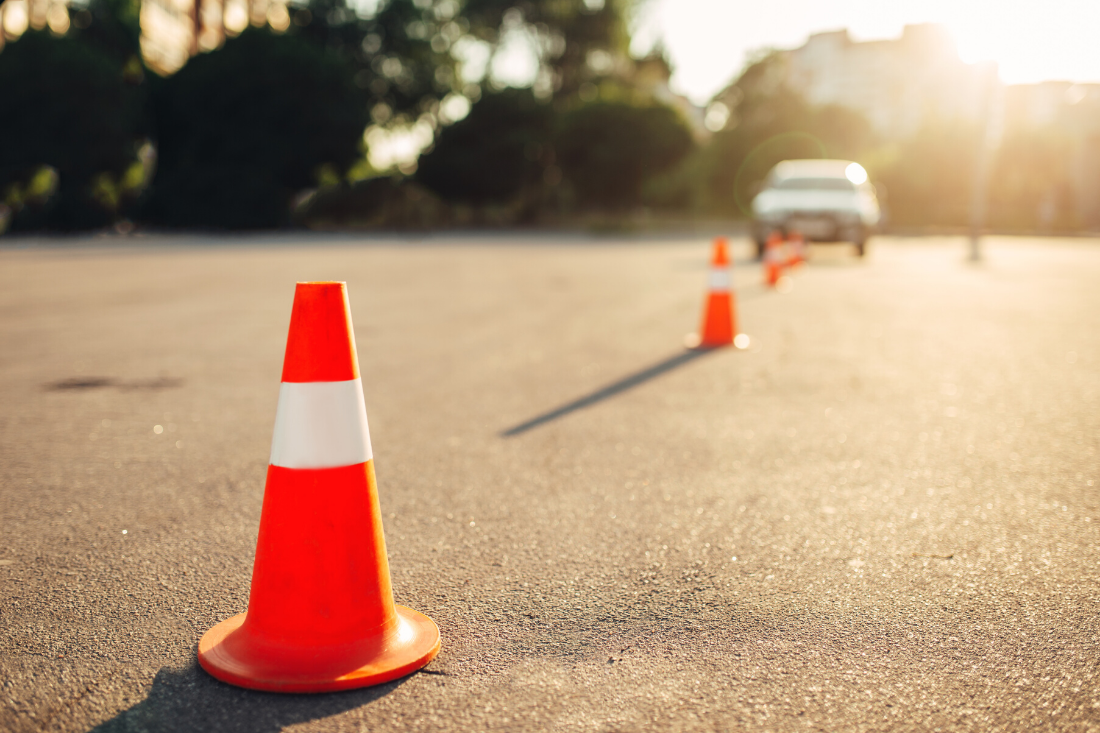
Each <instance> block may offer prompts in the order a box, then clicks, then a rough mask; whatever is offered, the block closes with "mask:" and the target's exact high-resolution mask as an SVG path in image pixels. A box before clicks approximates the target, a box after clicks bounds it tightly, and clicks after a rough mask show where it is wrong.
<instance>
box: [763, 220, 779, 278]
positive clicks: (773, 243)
mask: <svg viewBox="0 0 1100 733" xmlns="http://www.w3.org/2000/svg"><path fill="white" fill-rule="evenodd" d="M782 274H783V237H782V235H780V233H779V232H777V231H776V232H772V233H771V234H770V235H768V241H767V243H766V244H765V245H764V282H765V283H767V284H768V285H770V286H771V287H773V288H774V287H775V286H776V284H777V283H778V282H779V276H780V275H782Z"/></svg>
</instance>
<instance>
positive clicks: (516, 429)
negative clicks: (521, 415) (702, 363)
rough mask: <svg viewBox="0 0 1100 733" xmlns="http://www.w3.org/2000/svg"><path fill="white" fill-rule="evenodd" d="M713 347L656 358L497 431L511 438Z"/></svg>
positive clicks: (684, 361) (635, 385)
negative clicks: (599, 386) (654, 361)
mask: <svg viewBox="0 0 1100 733" xmlns="http://www.w3.org/2000/svg"><path fill="white" fill-rule="evenodd" d="M713 351H716V349H697V350H690V351H682V352H679V353H677V354H675V355H673V356H671V357H669V358H667V359H664V360H663V361H659V362H657V363H656V364H653V365H652V366H648V367H646V368H645V369H642V370H641V371H639V372H635V373H634V374H630V375H628V376H626V377H623V378H622V379H620V380H619V381H617V382H613V383H611V384H609V385H607V386H605V387H601V388H600V389H598V390H596V391H595V392H592V393H591V394H588V395H585V396H584V397H581V398H579V399H576V400H573V401H572V402H569V403H566V404H564V405H562V406H561V407H557V408H555V409H553V410H550V411H549V412H544V413H542V414H541V415H537V416H535V417H533V418H531V419H530V420H527V421H526V422H521V423H520V424H519V425H515V426H513V427H510V428H508V429H507V430H504V431H503V432H501V433H500V435H501V437H503V438H511V437H512V436H515V435H519V434H521V433H526V432H527V431H528V430H532V429H534V428H537V427H539V426H540V425H545V424H546V423H548V422H551V421H553V420H557V419H558V418H561V417H565V416H566V415H568V414H569V413H571V412H576V411H577V410H580V409H582V408H585V407H590V406H591V405H594V404H596V403H597V402H602V401H603V400H606V399H608V398H610V397H614V396H615V395H617V394H619V393H621V392H625V391H626V390H628V389H630V388H631V387H637V386H638V385H639V384H643V383H644V382H648V381H649V380H651V379H654V378H656V377H659V376H661V375H662V374H664V373H666V372H670V371H672V370H673V369H676V368H677V367H681V366H684V365H685V364H687V363H689V362H692V361H695V360H696V359H698V358H700V357H703V356H706V355H707V354H710V353H712V352H713Z"/></svg>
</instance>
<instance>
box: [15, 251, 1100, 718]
mask: <svg viewBox="0 0 1100 733" xmlns="http://www.w3.org/2000/svg"><path fill="white" fill-rule="evenodd" d="M12 241H13V244H11V245H8V247H7V248H6V249H3V250H0V403H2V411H0V729H2V730H5V731H14V732H19V731H38V730H44V731H49V730H64V731H86V730H94V731H105V732H106V731H199V730H212V731H214V730H216V731H242V732H256V733H267V732H273V731H279V730H292V731H436V730H439V731H511V730H532V731H543V730H545V731H608V732H610V731H643V730H653V731H739V730H771V731H797V730H821V731H864V730H866V731H876V730H891V731H936V730H939V731H966V730H973V731H988V730H1012V731H1043V730H1056V731H1088V732H1093V733H1095V732H1096V731H1100V618H1098V610H1100V606H1098V599H1100V470H1098V467H1100V456H1098V455H1097V447H1098V443H1100V379H1098V376H1100V368H1098V367H1100V285H1098V284H1100V241H1096V240H1085V239H1078V240H1054V239H1046V240H1044V239H996V238H994V239H989V240H987V241H986V243H985V255H986V259H985V261H984V263H983V264H980V265H970V264H967V263H966V262H965V261H964V255H965V251H966V245H965V242H964V241H963V240H961V239H890V238H885V237H883V238H879V239H877V240H876V241H874V242H873V243H872V246H871V249H870V253H869V255H868V257H867V259H866V260H865V261H860V260H858V259H856V258H855V257H853V256H852V254H851V253H850V252H849V251H848V250H847V249H845V248H843V247H840V248H836V247H833V248H828V247H815V248H814V250H813V259H812V261H811V262H810V264H809V265H807V266H806V267H803V268H802V269H801V270H800V271H798V272H795V273H794V274H793V277H792V281H791V287H790V289H789V291H788V292H775V291H770V290H766V289H765V288H763V287H762V286H761V285H760V284H759V281H760V268H759V266H757V265H755V264H752V263H748V262H747V261H746V257H747V255H748V252H749V246H748V242H747V241H744V240H737V241H735V251H736V253H737V255H738V262H737V266H736V268H735V279H736V281H737V283H738V284H739V290H738V295H737V305H738V309H739V316H740V323H741V326H742V330H744V331H745V332H747V333H749V334H750V335H751V337H752V341H751V344H752V345H751V348H749V349H748V350H745V351H736V350H733V349H727V350H719V351H714V352H710V353H705V354H695V353H693V352H685V351H684V349H683V343H684V336H685V334H687V333H688V332H690V331H693V330H694V329H695V328H696V327H697V325H698V320H699V315H700V312H701V308H702V304H703V299H704V288H705V286H706V281H707V260H708V256H709V243H708V242H707V241H705V240H704V239H700V238H695V239H688V238H681V239H677V238H672V237H670V238H664V239H661V238H653V239H637V240H632V241H627V240H616V239H607V238H604V239H592V238H587V237H581V236H574V237H567V236H550V235H547V236H542V237H534V236H518V235H517V236H514V237H513V236H507V235H493V236H491V237H478V236H472V235H471V236H451V237H443V236H436V237H427V238H423V239H414V238H408V239H399V238H389V239H386V238H371V239H363V238H355V237H322V236H302V237H293V236H280V237H266V238H265V237H253V238H246V239H240V240H214V239H202V238H187V237H178V238H171V237H152V236H150V237H144V238H134V237H130V238H118V239H111V238H105V239H89V240H76V241H70V240H64V241H44V242H37V241H34V240H12ZM314 279H339V280H346V281H347V282H348V288H349V292H350V297H351V306H352V312H353V317H354V321H355V329H356V338H357V340H358V345H359V359H360V364H361V368H362V374H363V382H364V389H365V392H366V403H367V412H368V415H369V418H370V426H371V436H372V442H373V445H374V454H375V463H376V468H377V473H378V479H379V491H380V496H381V504H382V511H383V517H384V521H385V533H386V539H387V543H388V547H389V557H390V565H391V569H392V573H393V585H394V589H395V594H396V600H397V601H398V602H399V603H402V604H404V605H408V606H411V607H412V608H415V609H418V610H420V611H422V612H424V613H426V614H428V615H430V616H431V617H432V618H433V619H435V621H436V622H437V623H438V624H439V627H440V629H441V631H442V635H443V649H442V652H441V653H440V655H439V657H438V658H437V659H436V660H435V661H433V662H432V663H431V664H430V665H429V666H428V667H427V668H426V669H425V670H424V671H423V672H421V673H417V674H414V675H412V676H411V677H408V678H406V679H404V680H402V681H399V682H395V683H391V684H387V685H383V686H380V687H377V688H372V689H365V690H358V691H351V692H344V693H336V694H326V695H314V696H295V695H279V694H269V693H258V692H251V691H246V690H240V689H236V688H233V687H230V686H228V685H225V684H223V683H221V682H218V681H216V680H214V679H213V678H211V677H209V676H208V675H207V674H206V673H204V672H203V671H202V670H201V669H200V668H199V667H198V666H197V664H196V661H195V648H196V644H197V642H198V640H199V638H200V636H201V635H202V634H203V633H204V632H205V631H206V630H207V629H209V628H210V627H211V626H213V625H214V624H215V623H217V622H218V621H221V620H222V619H225V618H227V617H229V616H231V615H233V614H236V613H239V612H241V611H243V610H245V608H246V603H247V597H248V587H249V578H250V573H251V568H252V557H253V551H254V543H255V539H256V530H257V525H258V521H259V514H260V505H261V500H262V496H263V481H264V475H265V469H266V464H267V458H268V453H269V449H270V440H271V432H272V425H273V421H274V415H275V404H276V399H277V396H278V391H279V378H280V371H281V363H282V355H283V347H284V344H285V339H286V332H287V325H288V321H289V315H290V306H291V301H292V298H293V293H294V282H295V281H296V280H314Z"/></svg>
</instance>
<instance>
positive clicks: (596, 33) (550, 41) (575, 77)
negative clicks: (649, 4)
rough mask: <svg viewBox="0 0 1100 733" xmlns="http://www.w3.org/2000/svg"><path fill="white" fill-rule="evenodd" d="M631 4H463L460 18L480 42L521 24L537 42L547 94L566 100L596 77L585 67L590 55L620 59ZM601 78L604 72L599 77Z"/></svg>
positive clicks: (529, 0) (573, 0)
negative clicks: (548, 83)
mask: <svg viewBox="0 0 1100 733" xmlns="http://www.w3.org/2000/svg"><path fill="white" fill-rule="evenodd" d="M633 5H634V2H632V1H631V0H602V1H601V2H593V1H592V0H542V1H541V2H540V1H537V0H466V2H465V4H464V6H463V16H464V17H465V18H467V19H468V20H469V23H470V26H471V28H472V30H473V32H474V33H475V34H476V35H478V36H479V37H480V38H482V39H484V40H486V41H489V42H490V43H496V42H497V41H499V40H500V39H499V35H498V32H499V30H500V28H501V27H502V26H507V25H508V24H509V21H512V22H515V21H518V22H522V23H524V24H526V25H527V27H528V28H529V29H532V30H533V31H534V34H535V36H536V37H537V39H538V48H537V50H538V51H539V53H540V56H541V58H540V61H541V62H542V63H543V65H544V67H545V69H546V70H547V71H548V72H549V74H550V76H551V79H550V81H551V84H552V88H553V90H554V91H555V92H556V93H558V94H560V95H562V96H566V97H568V96H569V95H572V94H573V93H575V92H576V91H577V89H578V88H579V87H580V85H581V84H583V83H584V82H585V81H587V80H589V79H590V78H592V77H593V76H599V75H600V74H601V71H600V70H599V69H598V68H595V69H594V68H592V67H591V65H590V64H589V62H590V61H591V60H592V56H591V54H592V53H593V52H604V53H607V54H610V56H611V57H621V58H625V57H626V55H627V50H628V47H629V45H630V36H629V33H628V30H627V20H628V15H629V12H630V10H631V8H632V7H633ZM603 73H606V72H603Z"/></svg>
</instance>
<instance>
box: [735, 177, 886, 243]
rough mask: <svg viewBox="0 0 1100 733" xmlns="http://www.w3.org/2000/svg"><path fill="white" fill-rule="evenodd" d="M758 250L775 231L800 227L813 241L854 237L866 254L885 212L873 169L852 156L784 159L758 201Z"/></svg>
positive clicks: (755, 222)
mask: <svg viewBox="0 0 1100 733" xmlns="http://www.w3.org/2000/svg"><path fill="white" fill-rule="evenodd" d="M752 215H753V216H752V219H753V221H752V234H753V239H754V240H755V241H756V253H757V256H758V257H761V256H763V253H764V244H765V242H766V241H767V239H768V235H769V234H771V233H772V232H773V231H780V232H782V233H784V234H789V233H790V232H794V231H797V232H798V233H800V234H801V235H802V236H803V237H805V238H806V239H807V240H808V241H815V242H852V243H853V244H855V246H856V252H857V253H858V254H859V256H860V257H862V256H863V254H864V251H865V248H866V243H867V237H868V236H870V233H871V232H872V231H874V228H875V226H876V225H878V223H879V220H880V219H881V218H882V213H881V211H880V209H879V204H878V198H877V197H876V196H875V188H874V186H873V185H871V183H870V182H869V181H868V180H867V171H866V170H864V169H863V166H861V165H860V164H859V163H854V162H852V161H850V160H784V161H783V162H781V163H779V164H777V165H776V166H775V167H774V168H772V170H771V172H770V173H768V176H767V178H765V179H764V186H763V188H762V189H761V191H760V193H758V194H757V195H756V198H754V199H753V201H752Z"/></svg>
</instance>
